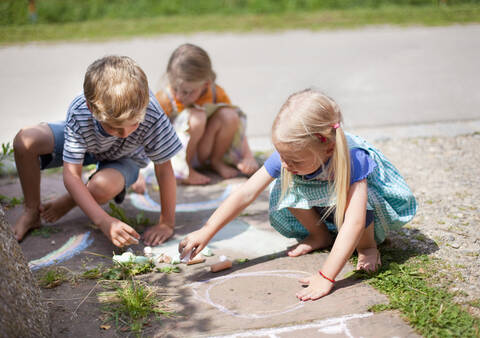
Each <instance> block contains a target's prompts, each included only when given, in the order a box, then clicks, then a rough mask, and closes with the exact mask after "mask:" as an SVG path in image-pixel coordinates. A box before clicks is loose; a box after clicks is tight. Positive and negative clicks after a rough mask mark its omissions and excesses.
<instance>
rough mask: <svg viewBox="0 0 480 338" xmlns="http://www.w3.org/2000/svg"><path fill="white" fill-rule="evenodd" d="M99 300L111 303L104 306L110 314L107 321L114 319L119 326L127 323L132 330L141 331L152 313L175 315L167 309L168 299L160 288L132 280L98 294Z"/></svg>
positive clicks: (105, 310)
mask: <svg viewBox="0 0 480 338" xmlns="http://www.w3.org/2000/svg"><path fill="white" fill-rule="evenodd" d="M98 298H99V301H100V302H102V303H106V304H109V306H106V307H104V309H103V310H104V312H105V313H107V314H108V317H107V319H106V321H113V322H114V323H115V325H116V327H117V328H120V327H121V326H122V323H123V324H127V325H128V328H129V329H130V331H133V332H136V333H140V332H141V331H142V329H143V326H144V324H145V323H146V322H147V320H148V317H149V316H151V315H156V316H157V317H158V316H160V315H161V316H166V317H170V316H173V315H174V313H173V312H170V311H168V310H167V309H166V305H165V304H166V301H167V300H165V299H162V298H161V297H160V296H159V294H158V289H157V288H155V287H151V286H148V285H146V284H143V283H141V282H140V281H135V280H131V281H129V282H128V283H120V284H117V286H116V287H115V291H113V292H112V291H107V292H102V293H100V294H99V295H98Z"/></svg>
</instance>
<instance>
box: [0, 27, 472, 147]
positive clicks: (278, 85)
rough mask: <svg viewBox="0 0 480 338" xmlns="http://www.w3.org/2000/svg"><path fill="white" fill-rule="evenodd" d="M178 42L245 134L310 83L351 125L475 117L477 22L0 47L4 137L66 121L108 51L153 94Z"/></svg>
mask: <svg viewBox="0 0 480 338" xmlns="http://www.w3.org/2000/svg"><path fill="white" fill-rule="evenodd" d="M184 42H191V43H194V44H198V45H200V46H202V47H203V48H205V49H206V50H207V51H208V52H209V54H210V56H211V58H212V61H213V65H214V69H215V71H216V72H217V74H218V80H217V82H218V83H219V84H220V85H221V86H223V87H224V88H225V89H226V90H227V93H228V94H229V95H230V97H231V99H232V101H233V102H234V103H235V104H237V105H239V106H240V107H242V108H243V110H244V111H245V112H246V113H247V115H248V118H249V125H248V131H247V133H248V135H249V136H250V137H251V138H262V137H268V135H269V132H270V126H271V123H272V121H273V118H274V116H275V114H276V112H277V111H278V109H279V107H280V106H281V104H282V103H283V102H284V101H285V99H286V98H287V96H288V95H289V94H291V93H293V92H295V91H297V90H300V89H303V88H306V87H312V86H313V87H316V88H319V89H321V90H323V91H324V92H326V93H327V94H328V95H330V96H332V97H333V98H335V99H336V100H337V102H339V103H340V106H341V107H342V110H343V112H344V115H345V122H346V125H347V126H348V127H351V128H370V129H372V128H373V129H376V127H385V126H389V127H391V126H396V125H412V126H415V125H419V124H429V123H432V122H445V121H447V126H448V121H457V122H458V121H460V122H462V121H465V122H468V121H471V120H480V108H479V107H480V90H479V88H480V62H479V60H480V25H465V26H449V27H410V28H398V27H370V28H364V29H358V30H338V31H320V32H310V31H288V32H277V33H263V32H260V33H259V32H257V33H245V34H231V33H225V34H213V33H208V34H207V33H199V34H192V35H167V36H158V37H154V38H135V39H131V40H115V41H108V42H93V43H92V42H88V43H87V42H77V43H55V44H53V43H32V44H24V45H15V46H8V47H2V48H0V64H1V68H0V113H1V116H2V123H1V124H0V142H7V141H11V140H12V139H13V136H14V135H15V133H16V132H17V131H18V130H19V129H20V128H21V127H22V126H25V125H32V124H36V123H38V122H41V121H53V120H60V119H63V118H64V116H65V112H66V109H67V107H68V105H69V103H70V101H71V100H72V99H73V97H74V96H75V95H77V94H78V93H80V92H81V90H82V82H83V76H84V73H85V70H86V68H87V66H88V65H89V64H90V63H91V62H93V61H94V60H95V59H97V58H99V57H102V56H104V55H107V54H124V55H129V56H131V57H133V58H134V59H135V60H137V62H138V63H139V64H140V65H141V66H142V68H143V69H144V70H145V72H146V73H147V76H148V78H149V82H150V86H151V88H152V90H154V91H155V90H157V89H158V88H159V87H160V86H161V77H162V74H163V73H164V70H165V68H166V63H167V60H168V57H169V56H170V54H171V52H172V51H173V50H174V49H175V47H177V46H178V45H180V44H181V43H184Z"/></svg>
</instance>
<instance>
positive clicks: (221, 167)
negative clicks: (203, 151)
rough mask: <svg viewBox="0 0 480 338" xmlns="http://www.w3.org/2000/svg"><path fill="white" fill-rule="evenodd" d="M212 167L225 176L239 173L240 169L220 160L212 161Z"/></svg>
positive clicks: (230, 176) (229, 176)
mask: <svg viewBox="0 0 480 338" xmlns="http://www.w3.org/2000/svg"><path fill="white" fill-rule="evenodd" d="M212 168H213V170H215V171H216V172H217V173H218V174H219V175H220V176H222V177H223V178H232V177H235V176H237V175H238V171H237V169H235V168H232V167H230V166H229V165H227V164H225V163H223V162H222V161H220V162H212Z"/></svg>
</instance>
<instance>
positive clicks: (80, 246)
mask: <svg viewBox="0 0 480 338" xmlns="http://www.w3.org/2000/svg"><path fill="white" fill-rule="evenodd" d="M92 243H93V238H90V231H88V232H86V233H84V234H81V235H76V236H72V237H70V239H69V240H68V241H67V242H66V243H65V244H64V245H62V247H61V248H59V249H57V250H55V251H53V252H51V253H49V254H48V255H46V256H43V257H42V258H39V259H35V260H33V261H30V262H28V267H29V268H30V269H31V270H32V271H34V270H38V269H40V268H44V267H46V266H50V265H52V264H57V263H61V262H64V261H66V260H69V259H70V258H72V257H73V256H75V255H77V254H79V253H80V252H81V251H82V250H85V249H86V248H88V247H89V246H90V244H92Z"/></svg>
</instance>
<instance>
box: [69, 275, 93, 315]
mask: <svg viewBox="0 0 480 338" xmlns="http://www.w3.org/2000/svg"><path fill="white" fill-rule="evenodd" d="M98 283H100V282H97V283H96V284H95V285H94V286H93V288H92V289H91V290H90V291H89V292H88V293H87V295H86V296H85V297H84V298H83V300H82V301H81V302H80V304H78V306H77V308H76V309H75V311H73V312H72V317H70V319H73V317H74V316H76V315H77V310H78V308H79V307H80V306H81V305H82V304H83V303H84V302H85V301H86V300H87V298H88V297H89V296H90V294H91V293H92V292H93V290H94V289H95V288H96V287H97V285H98Z"/></svg>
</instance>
